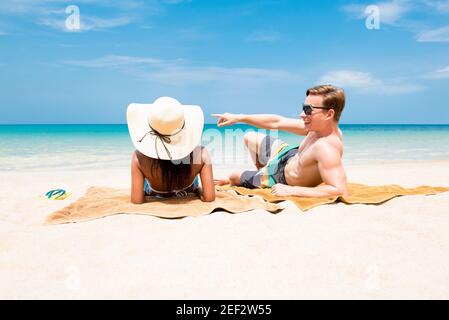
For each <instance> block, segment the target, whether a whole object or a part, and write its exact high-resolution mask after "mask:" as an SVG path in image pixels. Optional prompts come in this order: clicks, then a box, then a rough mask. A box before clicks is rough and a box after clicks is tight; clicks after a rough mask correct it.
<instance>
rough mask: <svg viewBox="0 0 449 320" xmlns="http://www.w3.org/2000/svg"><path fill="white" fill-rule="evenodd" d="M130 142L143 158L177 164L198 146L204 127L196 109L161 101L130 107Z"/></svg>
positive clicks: (128, 116) (173, 102) (128, 114)
mask: <svg viewBox="0 0 449 320" xmlns="http://www.w3.org/2000/svg"><path fill="white" fill-rule="evenodd" d="M126 117H127V122H128V130H129V134H130V136H131V140H132V142H133V144H134V146H135V147H136V149H137V150H138V151H140V152H141V153H143V154H144V155H146V156H148V157H150V158H155V159H162V160H179V159H183V158H184V157H185V156H187V155H188V154H190V153H191V152H192V151H193V150H194V149H195V147H196V146H197V145H198V144H199V143H200V140H201V134H202V132H203V126H204V115H203V111H202V110H201V108H200V107H199V106H191V105H182V104H181V103H179V102H178V101H177V100H176V99H173V98H170V97H161V98H159V99H157V100H156V101H155V102H154V103H152V104H141V103H131V104H130V105H129V106H128V110H127V112H126Z"/></svg>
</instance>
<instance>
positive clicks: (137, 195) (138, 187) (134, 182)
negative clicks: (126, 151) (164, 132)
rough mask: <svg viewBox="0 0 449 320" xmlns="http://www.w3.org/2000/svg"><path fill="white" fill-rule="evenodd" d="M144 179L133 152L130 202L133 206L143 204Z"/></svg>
mask: <svg viewBox="0 0 449 320" xmlns="http://www.w3.org/2000/svg"><path fill="white" fill-rule="evenodd" d="M144 179H145V177H144V175H143V173H142V171H140V167H139V159H137V155H136V152H133V156H132V159H131V202H132V203H134V204H142V203H144V202H145V191H144V190H143V181H144Z"/></svg>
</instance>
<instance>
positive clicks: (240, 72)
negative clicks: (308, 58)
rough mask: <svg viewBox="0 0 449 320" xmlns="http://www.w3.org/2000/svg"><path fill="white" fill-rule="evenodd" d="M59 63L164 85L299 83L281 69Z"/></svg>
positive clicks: (145, 60)
mask: <svg viewBox="0 0 449 320" xmlns="http://www.w3.org/2000/svg"><path fill="white" fill-rule="evenodd" d="M62 63H63V64H65V65H69V66H78V67H86V68H108V69H115V70H118V71H120V72H122V73H125V74H128V75H131V76H133V77H136V78H139V79H142V80H146V81H149V82H154V83H159V84H166V85H167V84H168V85H182V86H186V85H187V86H188V85H196V84H206V83H226V84H232V85H235V84H237V83H240V84H241V83H246V84H250V85H253V86H260V85H265V84H273V83H275V84H283V83H284V84H285V83H290V84H291V83H299V82H300V80H301V79H300V77H299V76H298V75H296V74H293V73H291V72H288V71H284V70H273V69H261V68H223V67H215V66H205V67H203V66H193V65H190V64H188V63H187V61H185V60H182V59H178V60H162V59H156V58H151V57H132V56H117V55H108V56H104V57H100V58H97V59H91V60H65V61H62Z"/></svg>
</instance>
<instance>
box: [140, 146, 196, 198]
mask: <svg viewBox="0 0 449 320" xmlns="http://www.w3.org/2000/svg"><path fill="white" fill-rule="evenodd" d="M136 154H137V158H138V159H139V164H140V166H141V167H145V168H148V169H149V171H150V173H151V175H152V176H160V177H161V179H162V184H163V186H164V188H165V190H161V191H171V190H178V189H181V188H184V187H186V186H187V185H188V183H189V182H190V176H191V174H192V164H193V152H192V153H190V154H189V155H187V156H186V157H185V158H184V159H181V160H173V161H172V160H161V159H153V158H150V157H147V156H145V155H144V154H142V153H140V152H139V151H136Z"/></svg>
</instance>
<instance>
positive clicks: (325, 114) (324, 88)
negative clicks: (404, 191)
mask: <svg viewBox="0 0 449 320" xmlns="http://www.w3.org/2000/svg"><path fill="white" fill-rule="evenodd" d="M344 105H345V94H344V91H343V90H342V89H340V88H337V87H334V86H332V85H321V86H316V87H313V88H310V89H308V90H307V92H306V99H305V102H304V104H303V109H302V113H301V115H300V119H291V118H285V117H282V116H278V115H262V114H261V115H246V114H231V113H224V114H214V115H213V116H216V117H218V126H219V127H223V126H229V125H232V124H235V123H238V122H243V123H247V124H250V125H252V126H255V127H258V128H261V129H267V130H283V131H288V132H291V133H294V134H297V135H301V136H306V137H305V138H304V140H303V141H302V142H301V144H300V145H299V147H298V146H289V145H288V144H286V143H285V142H283V141H281V140H279V139H274V138H273V137H271V136H266V135H264V134H260V133H256V132H250V133H247V134H245V136H244V142H245V145H246V147H247V148H248V151H249V152H250V155H251V157H252V160H253V162H254V164H255V165H256V168H257V170H248V171H243V172H234V173H232V174H231V175H230V176H229V178H228V179H223V180H216V184H218V185H223V184H228V183H230V184H232V185H241V186H244V187H248V188H260V187H271V193H272V194H274V195H276V196H299V197H327V196H336V195H347V193H348V188H347V181H346V174H345V170H344V168H343V165H342V156H343V141H342V133H341V131H340V129H339V128H338V121H339V119H340V116H341V113H342V111H343V108H344Z"/></svg>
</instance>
